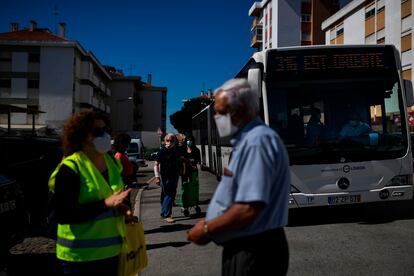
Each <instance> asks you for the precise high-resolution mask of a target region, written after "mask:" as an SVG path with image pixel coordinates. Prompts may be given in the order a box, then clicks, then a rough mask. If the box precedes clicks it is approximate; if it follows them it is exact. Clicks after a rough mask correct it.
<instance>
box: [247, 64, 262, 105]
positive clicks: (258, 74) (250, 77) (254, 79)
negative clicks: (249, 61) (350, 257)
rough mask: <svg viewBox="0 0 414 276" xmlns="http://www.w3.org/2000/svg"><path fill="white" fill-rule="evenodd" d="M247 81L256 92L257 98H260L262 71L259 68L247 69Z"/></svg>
mask: <svg viewBox="0 0 414 276" xmlns="http://www.w3.org/2000/svg"><path fill="white" fill-rule="evenodd" d="M247 81H248V82H249V84H250V86H251V87H252V90H253V91H254V92H255V93H256V94H257V98H260V96H261V91H262V71H261V70H260V68H251V69H249V72H248V74H247Z"/></svg>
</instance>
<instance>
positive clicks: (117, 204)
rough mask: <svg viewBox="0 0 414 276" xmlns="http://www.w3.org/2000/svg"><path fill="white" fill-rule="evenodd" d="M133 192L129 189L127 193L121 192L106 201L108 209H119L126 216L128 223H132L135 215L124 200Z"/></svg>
mask: <svg viewBox="0 0 414 276" xmlns="http://www.w3.org/2000/svg"><path fill="white" fill-rule="evenodd" d="M131 190H132V189H131V188H129V189H127V190H126V191H119V192H117V193H115V194H113V195H111V196H110V197H108V198H106V199H105V205H106V207H108V208H110V209H119V210H120V211H121V212H122V213H123V214H124V215H125V217H126V220H127V221H131V220H132V218H133V215H134V214H133V213H132V211H131V209H130V208H129V207H128V206H127V205H126V204H125V203H124V200H125V199H126V198H127V197H128V196H129V193H130V192H131Z"/></svg>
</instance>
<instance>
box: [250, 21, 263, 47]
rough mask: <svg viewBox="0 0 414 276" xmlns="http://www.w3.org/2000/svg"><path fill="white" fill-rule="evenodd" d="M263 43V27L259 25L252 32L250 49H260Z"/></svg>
mask: <svg viewBox="0 0 414 276" xmlns="http://www.w3.org/2000/svg"><path fill="white" fill-rule="evenodd" d="M262 43H263V26H262V25H261V24H259V25H257V26H256V27H255V28H254V29H253V30H252V31H251V36H250V47H251V48H260V47H261V46H262Z"/></svg>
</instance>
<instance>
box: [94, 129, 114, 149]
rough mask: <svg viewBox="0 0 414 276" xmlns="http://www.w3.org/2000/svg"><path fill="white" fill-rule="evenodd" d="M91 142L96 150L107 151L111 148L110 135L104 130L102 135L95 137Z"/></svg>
mask: <svg viewBox="0 0 414 276" xmlns="http://www.w3.org/2000/svg"><path fill="white" fill-rule="evenodd" d="M92 143H93V145H94V147H95V150H96V151H97V152H99V153H107V152H108V151H109V150H110V149H111V135H109V134H108V133H106V132H105V133H104V135H102V136H99V137H95V138H94V139H93V141H92Z"/></svg>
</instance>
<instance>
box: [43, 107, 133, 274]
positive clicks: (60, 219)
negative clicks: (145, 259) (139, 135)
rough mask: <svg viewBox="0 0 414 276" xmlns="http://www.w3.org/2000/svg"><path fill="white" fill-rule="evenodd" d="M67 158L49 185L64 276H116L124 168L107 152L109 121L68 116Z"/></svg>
mask: <svg viewBox="0 0 414 276" xmlns="http://www.w3.org/2000/svg"><path fill="white" fill-rule="evenodd" d="M63 147H64V154H65V156H66V158H64V159H63V161H62V162H61V164H59V166H58V167H57V168H56V170H55V171H54V173H53V174H52V176H51V178H50V180H49V187H50V189H51V190H52V191H54V194H55V202H56V204H55V213H56V220H57V223H58V231H57V241H56V256H57V258H58V259H59V260H60V262H61V264H62V270H63V274H64V275H93V274H98V275H99V274H102V275H116V274H117V272H118V259H119V255H120V254H121V253H122V248H123V242H124V239H125V217H127V218H128V219H132V212H131V210H130V209H129V208H128V206H126V205H125V204H124V200H125V199H126V198H127V197H128V194H129V193H130V190H127V191H123V182H122V177H121V170H122V166H121V164H120V163H119V161H118V160H117V159H115V158H114V157H113V156H111V155H110V154H107V152H108V151H109V150H110V149H111V136H110V135H109V120H108V119H107V118H106V117H105V116H104V115H102V114H99V113H96V112H94V111H83V112H80V113H77V114H75V115H74V116H72V117H71V118H70V119H69V120H68V122H67V123H66V124H65V126H64V133H63Z"/></svg>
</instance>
